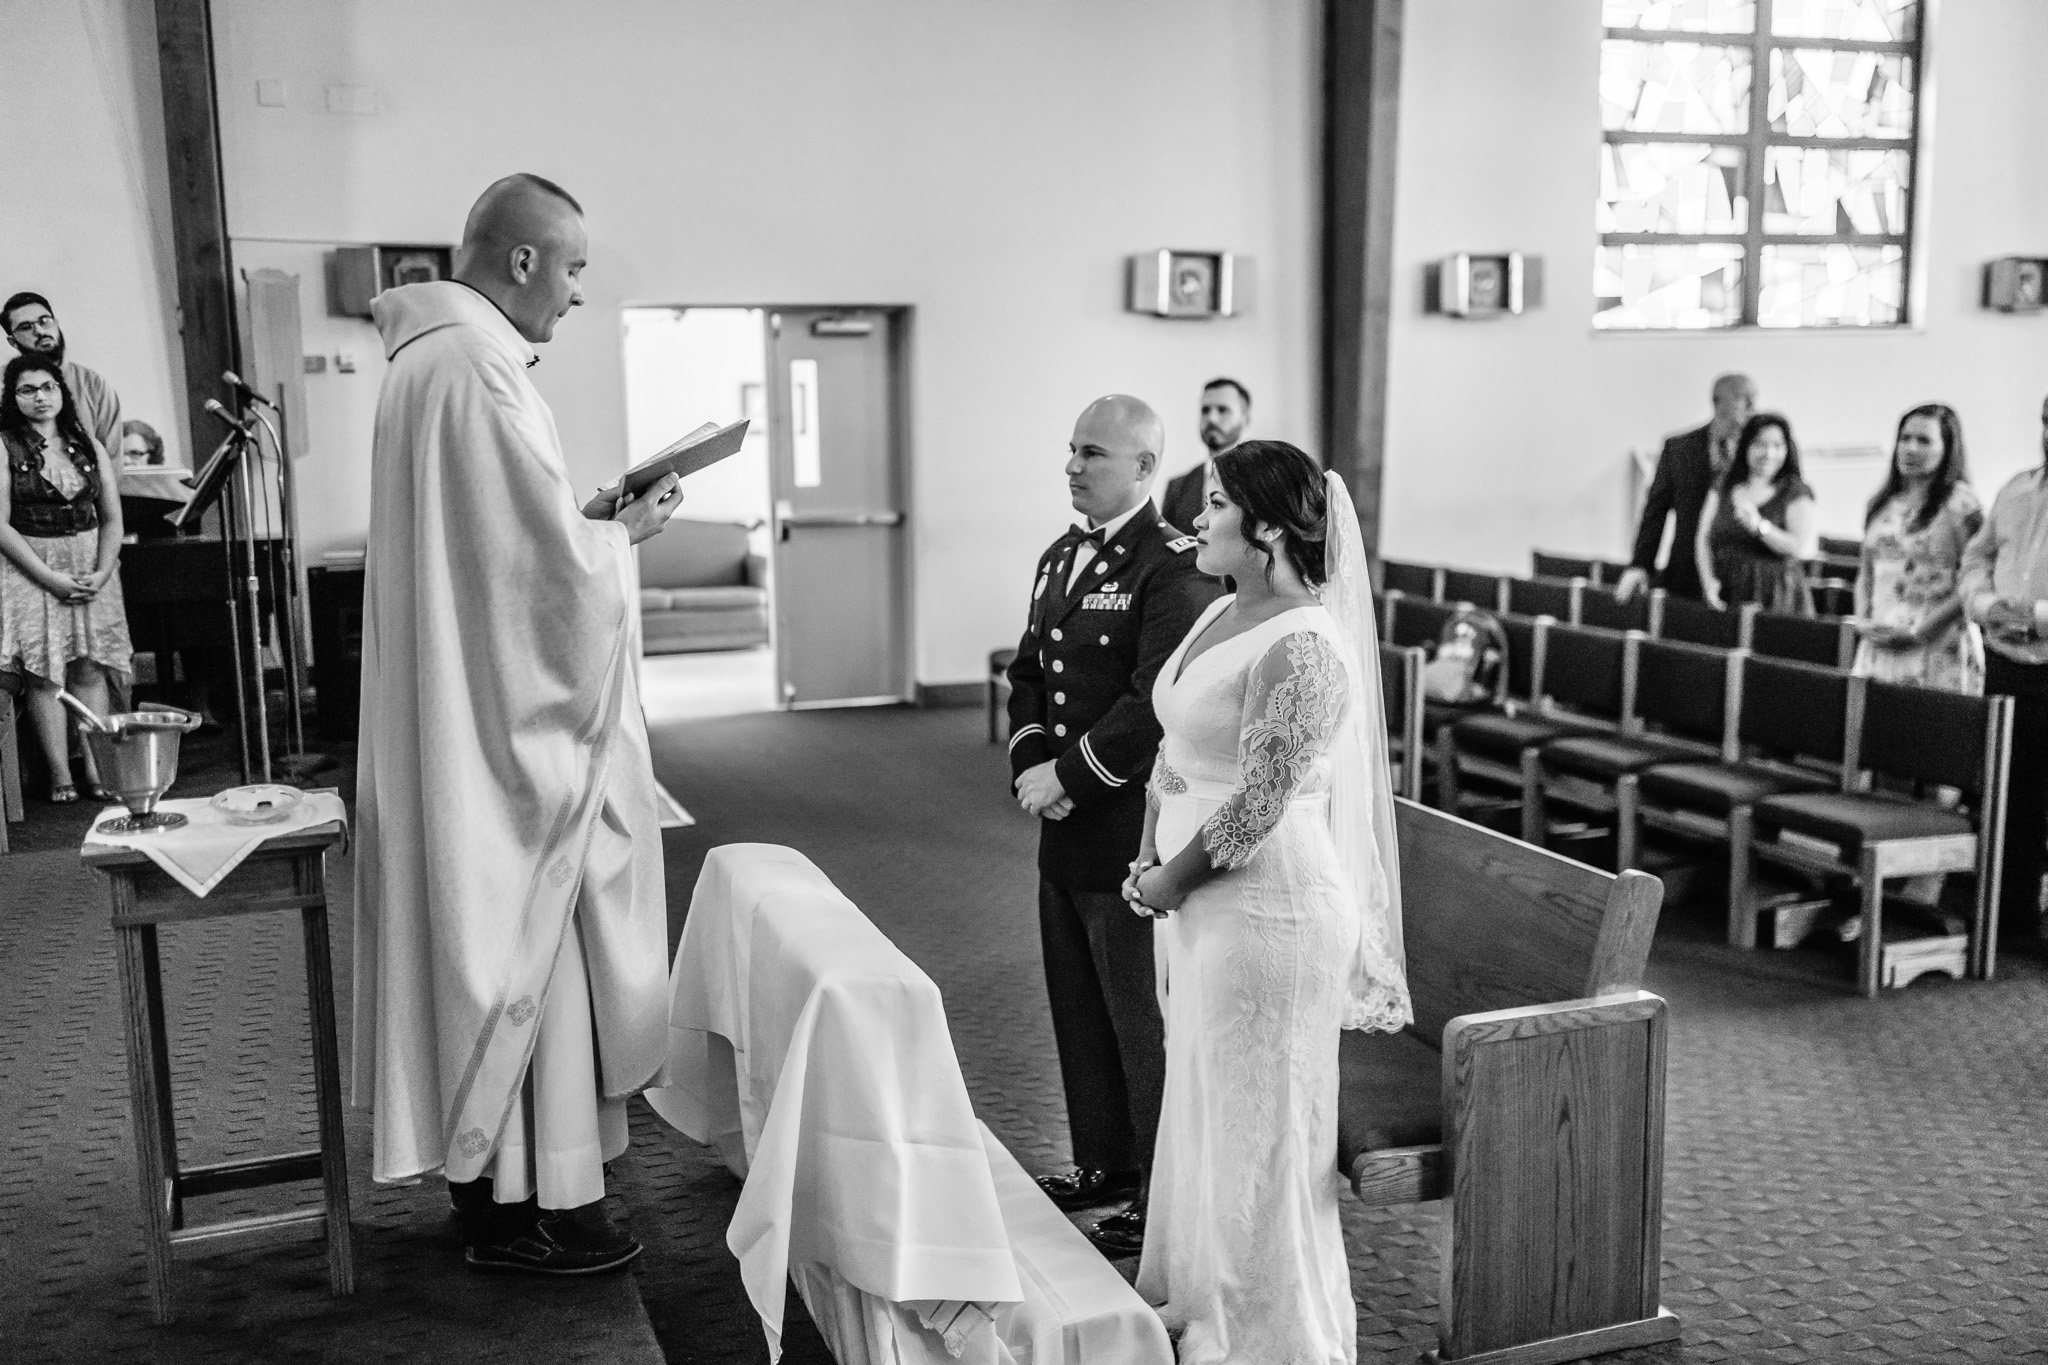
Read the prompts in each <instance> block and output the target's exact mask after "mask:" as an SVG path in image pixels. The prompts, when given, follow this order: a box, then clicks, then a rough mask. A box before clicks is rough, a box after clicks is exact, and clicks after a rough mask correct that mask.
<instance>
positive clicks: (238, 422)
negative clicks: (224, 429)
mask: <svg viewBox="0 0 2048 1365" xmlns="http://www.w3.org/2000/svg"><path fill="white" fill-rule="evenodd" d="M206 410H207V411H208V412H210V413H212V414H213V415H214V416H215V417H218V418H220V420H221V421H223V422H226V423H227V424H228V425H229V426H231V427H233V428H234V429H235V430H236V431H239V432H241V433H242V434H243V435H244V436H248V437H250V439H252V440H253V439H254V433H252V432H251V431H250V430H249V424H248V423H247V422H245V421H243V420H242V419H241V418H239V417H237V416H235V415H234V414H233V413H232V412H229V411H228V410H227V409H226V408H224V407H222V406H221V405H220V400H219V399H218V398H209V399H207V400H206Z"/></svg>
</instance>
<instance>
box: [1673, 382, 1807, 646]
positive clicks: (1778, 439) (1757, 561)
mask: <svg viewBox="0 0 2048 1365" xmlns="http://www.w3.org/2000/svg"><path fill="white" fill-rule="evenodd" d="M1694 545H1695V549H1696V550H1697V553H1696V555H1695V556H1694V558H1695V560H1696V562H1697V566H1698V570H1699V577H1700V589H1701V591H1702V593H1703V594H1704V595H1705V597H1706V600H1707V603H1708V605H1710V606H1715V607H1734V606H1738V605H1740V604H1742V603H1744V602H1754V603H1756V604H1757V605H1758V606H1760V607H1762V608H1763V609H1764V610H1765V611H1771V612H1777V613H1778V614H1780V615H1783V616H1811V615H1813V589H1811V588H1809V587H1808V586H1807V584H1806V564H1805V561H1806V560H1809V559H1811V558H1813V557H1814V555H1816V554H1818V553H1819V552H1820V533H1819V532H1818V531H1816V530H1814V526H1813V490H1812V489H1810V488H1808V487H1807V486H1806V481H1805V480H1804V479H1802V478H1800V477H1799V444H1798V442H1796V441H1794V440H1793V439H1792V424H1791V423H1790V422H1787V421H1786V420H1785V419H1784V418H1783V417H1780V416H1779V415H1778V414H1777V413H1775V412H1760V413H1758V414H1757V415H1756V416H1754V417H1752V418H1750V419H1749V420H1748V421H1747V422H1745V423H1743V426H1742V435H1741V436H1740V437H1738V438H1737V440H1736V442H1735V460H1734V462H1733V463H1732V464H1730V465H1729V466H1728V470H1727V472H1726V473H1725V474H1723V475H1722V476H1721V483H1720V485H1719V486H1718V487H1717V488H1715V490H1714V491H1713V492H1711V493H1709V494H1707V503H1706V506H1705V507H1703V508H1701V509H1700V526H1699V532H1698V534H1697V536H1696V537H1695V540H1694ZM1673 558H1676V556H1673Z"/></svg>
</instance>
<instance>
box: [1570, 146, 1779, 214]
mask: <svg viewBox="0 0 2048 1365" xmlns="http://www.w3.org/2000/svg"><path fill="white" fill-rule="evenodd" d="M1744 180H1745V178H1744V176H1743V174H1742V149H1741V148H1740V147H1716V146H1714V145H1712V144H1711V143H1701V142H1622V143H1613V144H1609V145H1608V146H1605V147H1602V148H1601V149H1600V215H1599V222H1600V231H1602V232H1686V233H1706V232H1741V231H1742V230H1743V229H1744V228H1746V227H1748V226H1749V200H1748V199H1747V198H1745V197H1744V191H1745V183H1744Z"/></svg>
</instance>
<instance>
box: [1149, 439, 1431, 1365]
mask: <svg viewBox="0 0 2048 1365" xmlns="http://www.w3.org/2000/svg"><path fill="white" fill-rule="evenodd" d="M1204 491H1205V499H1204V501H1205V510H1204V511H1203V512H1202V514H1201V516H1199V517H1198V518H1196V520H1195V537H1196V544H1197V550H1196V555H1195V563H1196V565H1197V566H1198V567H1199V568H1200V569H1201V570H1202V571H1203V572H1204V573H1208V574H1213V575H1216V576H1218V577H1222V576H1226V575H1227V576H1228V577H1230V578H1231V579H1233V580H1234V581H1235V582H1236V584H1237V591H1236V593H1235V594H1233V595H1231V596H1227V597H1223V598H1220V599H1218V600H1217V601H1216V602H1215V603H1214V604H1213V605H1212V606H1211V607H1210V608H1209V609H1208V611H1206V612H1204V613H1203V615H1202V617H1201V618H1200V619H1199V620H1198V621H1197V622H1196V623H1195V625H1194V628H1193V629H1192V630H1190V631H1189V633H1188V636H1187V638H1186V639H1185V640H1183V641H1182V642H1181V645H1180V648H1179V649H1177V650H1176V651H1175V652H1174V654H1173V656H1172V657H1171V658H1170V659H1168V660H1167V663H1166V666H1165V667H1164V668H1163V669H1162V670H1161V672H1160V674H1159V679H1158V682H1157V683H1156V684H1155V685H1154V687H1153V692H1152V704H1153V708H1154V711H1155V712H1156V714H1157V715H1158V717H1159V723H1160V726H1161V728H1162V730H1163V732H1164V734H1163V738H1162V740H1161V743H1160V747H1159V757H1158V759H1157V761H1156V762H1155V763H1154V765H1153V770H1152V781H1151V784H1150V794H1151V798H1152V799H1151V803H1150V806H1149V809H1148V812H1147V816H1146V821H1145V833H1144V839H1143V842H1142V844H1141V846H1140V853H1139V857H1138V860H1137V861H1136V862H1134V863H1133V864H1132V865H1131V876H1130V879H1129V880H1128V881H1127V882H1126V883H1125V886H1124V895H1125V898H1126V899H1127V900H1129V901H1130V902H1131V904H1132V907H1133V908H1134V909H1136V910H1137V911H1138V912H1139V913H1141V914H1154V915H1161V916H1164V917H1165V922H1164V924H1163V925H1162V926H1161V927H1160V930H1159V934H1158V943H1159V951H1160V953H1161V955H1162V956H1163V957H1164V959H1165V970H1166V981H1167V990H1166V1093H1165V1099H1164V1102H1163V1103H1162V1105H1161V1110H1160V1119H1159V1141H1158V1147H1157V1149H1156V1151H1155V1153H1154V1157H1153V1165H1152V1186H1151V1194H1150V1213H1149V1218H1148V1221H1147V1224H1146V1230H1145V1249H1144V1258H1143V1260H1142V1261H1141V1263H1140V1265H1139V1268H1138V1290H1139V1292H1140V1293H1141V1294H1143V1295H1144V1297H1145V1298H1146V1300H1147V1301H1148V1302H1150V1303H1152V1304H1153V1305H1155V1306H1156V1307H1157V1308H1158V1309H1159V1312H1160V1316H1161V1317H1162V1318H1163V1319H1164V1320H1165V1322H1166V1325H1167V1328H1168V1330H1169V1331H1170V1332H1173V1333H1175V1334H1176V1335H1177V1336H1178V1338H1179V1358H1180V1362H1181V1365H1223V1362H1228V1361H1248V1360H1261V1361H1265V1360H1270V1361H1288V1362H1290V1365H1349V1363H1350V1362H1352V1361H1353V1360H1355V1358H1356V1354H1357V1337H1358V1316H1357V1309H1356V1307H1355V1305H1354V1304H1353V1301H1352V1298H1351V1277H1350V1271H1349V1268H1348V1264H1347V1262H1346V1259H1345V1255H1344V1238H1343V1234H1342V1231H1341V1230H1340V1229H1339V1227H1338V1223H1337V1193H1338V1189H1339V1187H1340V1185H1341V1184H1342V1179H1341V1177H1340V1175H1339V1173H1338V1171H1337V1167H1336V1151H1337V1130H1336V1124H1337V1080H1338V1077H1337V1037H1338V1032H1339V1030H1340V1029H1345V1028H1364V1029H1381V1030H1388V1031H1391V1030H1394V1029H1398V1028H1400V1027H1402V1026H1403V1025H1404V1024H1406V1023H1407V1022H1408V1021H1409V1019H1410V1018H1411V1017H1412V1015H1411V1011H1410V1009H1409V1003H1408V987H1407V977H1406V974H1405V969H1404V966H1403V959H1402V954H1401V907H1400V864H1399V860H1398V851H1397V848H1396V844H1395V838H1394V823H1393V822H1394V803H1393V787H1392V783H1391V781H1390V780H1389V776H1388V765H1387V753H1386V723H1385V718H1384V716H1383V714H1382V710H1381V701H1380V696H1381V694H1380V683H1379V648H1378V633H1377V631H1376V630H1375V629H1374V626H1373V615H1372V595H1371V584H1370V582H1369V581H1368V579H1367V576H1366V566H1365V551H1364V545H1363V542H1362V540H1361V538H1360V536H1359V531H1358V519H1357V516H1356V514H1355V513H1354V512H1353V510H1352V507H1351V499H1350V495H1349V493H1348V492H1347V491H1346V489H1345V487H1344V485H1343V483H1342V481H1340V480H1339V479H1337V478H1336V477H1335V476H1334V475H1332V476H1327V477H1326V476H1325V475H1323V474H1322V473H1320V472H1319V471H1318V470H1317V469H1316V466H1315V462H1314V461H1312V460H1311V459H1310V458H1309V457H1308V456H1307V455H1306V454H1304V453H1303V452H1302V451H1300V450H1299V449H1297V448H1295V447H1294V446H1291V445H1288V444H1286V443H1285V442H1282V441H1247V442H1246V443H1244V444H1243V445H1240V446H1238V447H1236V448H1235V449H1233V450H1230V451H1227V452H1225V453H1224V454H1221V455H1218V456H1217V457H1216V458H1215V460H1214V462H1213V463H1212V465H1211V467H1210V473H1209V475H1208V483H1207V487H1206V489H1205V490H1204Z"/></svg>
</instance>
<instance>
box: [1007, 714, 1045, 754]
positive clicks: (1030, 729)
mask: <svg viewBox="0 0 2048 1365" xmlns="http://www.w3.org/2000/svg"><path fill="white" fill-rule="evenodd" d="M1044 733H1045V727H1044V726H1043V725H1040V724H1038V723H1037V722H1036V721H1033V722H1032V723H1031V724H1029V725H1027V726H1025V727H1023V728H1022V729H1020V730H1019V731H1017V733H1016V734H1014V735H1011V736H1010V747H1011V748H1012V749H1015V748H1016V747H1017V741H1019V740H1021V739H1023V738H1024V736H1026V735H1042V734H1044Z"/></svg>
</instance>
